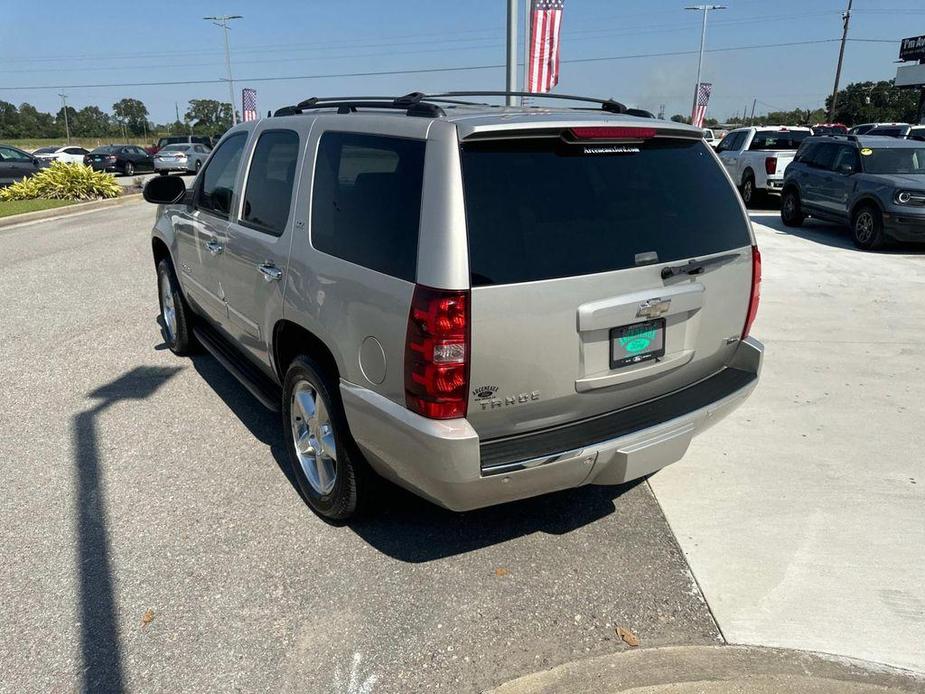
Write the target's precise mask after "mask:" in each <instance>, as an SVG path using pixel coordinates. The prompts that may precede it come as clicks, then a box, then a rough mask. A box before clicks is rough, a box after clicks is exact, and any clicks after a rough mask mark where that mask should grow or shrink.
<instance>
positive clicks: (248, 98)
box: [241, 88, 257, 121]
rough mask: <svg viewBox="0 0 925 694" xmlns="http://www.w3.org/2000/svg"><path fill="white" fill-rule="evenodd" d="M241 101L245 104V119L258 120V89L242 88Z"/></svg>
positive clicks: (243, 110) (243, 113) (242, 110)
mask: <svg viewBox="0 0 925 694" xmlns="http://www.w3.org/2000/svg"><path fill="white" fill-rule="evenodd" d="M241 102H242V106H243V108H242V109H241V114H242V115H243V116H244V120H245V121H249V120H257V90H256V89H247V88H246V89H242V90H241Z"/></svg>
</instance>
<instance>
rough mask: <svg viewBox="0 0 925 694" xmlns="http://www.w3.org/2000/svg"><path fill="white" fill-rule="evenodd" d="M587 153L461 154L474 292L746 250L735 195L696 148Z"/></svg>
mask: <svg viewBox="0 0 925 694" xmlns="http://www.w3.org/2000/svg"><path fill="white" fill-rule="evenodd" d="M615 149H621V150H623V151H621V152H619V153H609V154H585V153H584V148H583V147H581V146H575V145H566V144H564V143H563V142H562V141H561V140H552V139H534V140H518V141H511V140H502V141H494V142H484V143H472V144H467V145H464V147H463V154H462V163H463V187H464V191H465V198H466V219H467V223H468V232H469V268H470V272H471V275H472V278H471V279H472V284H473V286H484V285H492V284H513V283H519V282H532V281H537V280H546V279H554V278H558V277H570V276H577V275H589V274H593V273H599V272H609V271H612V270H621V269H625V268H631V267H634V266H635V265H636V256H637V254H641V253H652V252H654V253H656V254H657V255H658V262H660V263H664V262H672V261H676V260H681V259H687V258H692V257H695V256H703V255H707V254H710V253H718V252H720V251H726V250H729V249H733V248H741V247H742V246H748V245H749V244H750V243H751V236H750V235H749V230H748V222H747V221H746V219H745V216H744V215H743V214H742V209H741V206H740V203H739V200H738V198H737V194H736V192H735V190H734V189H733V188H732V186H730V185H729V182H728V180H727V179H726V176H725V175H724V173H723V170H722V168H721V167H720V165H719V164H718V163H717V162H716V160H715V159H714V157H713V156H712V154H711V153H710V151H709V148H708V146H707V145H706V144H704V143H703V142H702V141H700V140H650V141H648V142H647V143H645V144H643V145H642V146H641V147H639V148H638V151H634V150H636V148H635V147H633V148H615Z"/></svg>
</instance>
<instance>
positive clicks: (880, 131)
mask: <svg viewBox="0 0 925 694" xmlns="http://www.w3.org/2000/svg"><path fill="white" fill-rule="evenodd" d="M867 134H868V135H875V136H876V135H879V136H880V137H902V134H903V128H874V129H873V130H871V131H869V132H868V133H867Z"/></svg>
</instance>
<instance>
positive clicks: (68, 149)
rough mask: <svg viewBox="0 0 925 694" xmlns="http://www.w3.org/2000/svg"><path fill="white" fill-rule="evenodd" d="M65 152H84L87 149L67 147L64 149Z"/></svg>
mask: <svg viewBox="0 0 925 694" xmlns="http://www.w3.org/2000/svg"><path fill="white" fill-rule="evenodd" d="M64 151H65V152H66V153H67V154H86V153H87V150H85V149H84V148H83V147H68V148H67V149H66V150H64Z"/></svg>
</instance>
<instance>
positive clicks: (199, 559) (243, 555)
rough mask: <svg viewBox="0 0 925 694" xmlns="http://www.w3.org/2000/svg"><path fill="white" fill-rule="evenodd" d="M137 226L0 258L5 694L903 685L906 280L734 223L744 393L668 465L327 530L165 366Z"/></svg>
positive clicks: (914, 591)
mask: <svg viewBox="0 0 925 694" xmlns="http://www.w3.org/2000/svg"><path fill="white" fill-rule="evenodd" d="M153 218H154V208H153V207H151V206H148V205H143V204H140V203H139V204H127V205H124V206H120V207H115V208H110V209H107V210H100V211H95V212H89V213H86V214H81V215H77V216H70V217H63V218H61V219H58V220H50V221H43V222H37V223H33V224H29V225H25V226H20V227H11V228H8V229H5V230H3V231H0V269H2V270H3V272H2V273H0V296H3V297H4V301H3V303H2V304H0V320H2V323H3V325H4V326H5V330H4V351H3V357H2V359H0V377H2V378H3V380H4V383H5V384H6V388H5V402H6V406H5V407H4V408H3V409H2V411H0V460H3V461H4V463H5V465H4V467H5V471H6V478H5V480H4V485H3V503H2V504H0V528H2V531H0V532H2V537H3V542H2V544H0V567H2V569H0V572H2V573H0V576H2V580H0V625H2V629H0V661H2V662H3V663H4V676H3V677H2V678H0V690H2V691H10V692H14V691H15V692H20V691H59V690H72V689H76V688H81V687H85V688H87V689H89V690H93V691H109V690H118V689H125V690H129V691H165V690H170V691H176V690H184V691H207V690H216V689H220V690H242V691H252V690H260V691H264V690H275V691H300V692H304V691H312V692H314V691H319V692H328V691H336V692H347V691H352V692H358V691H373V692H404V691H425V690H427V691H431V690H438V691H453V692H456V691H479V690H482V689H486V688H490V687H493V686H497V685H500V684H502V683H504V682H505V681H507V680H510V679H512V678H514V677H518V676H520V675H525V674H528V673H532V672H535V671H538V670H543V669H546V668H549V667H553V666H557V665H560V664H563V663H568V662H570V661H574V660H576V659H581V658H588V657H592V656H606V655H608V654H612V653H615V652H620V651H624V650H627V648H628V647H627V646H626V645H625V644H624V643H623V642H622V641H620V640H619V638H617V636H616V635H615V633H614V630H615V628H616V627H617V626H622V627H625V628H628V629H631V630H632V631H633V632H635V633H636V634H637V635H638V636H639V638H640V641H641V646H642V647H655V646H687V645H694V646H705V645H712V644H719V643H723V642H724V640H725V641H728V642H730V643H757V644H765V645H786V646H789V647H792V648H800V649H813V650H822V651H827V652H830V653H835V654H839V655H848V656H853V657H859V658H865V659H867V660H872V661H875V662H879V663H886V664H891V665H896V666H899V667H905V668H908V669H913V670H922V671H925V646H923V644H925V589H923V588H922V585H923V584H925V582H923V581H922V580H921V578H922V576H925V561H923V553H922V551H921V547H922V546H923V544H925V521H923V517H925V516H923V514H922V513H921V509H922V501H923V485H925V482H923V480H925V475H923V474H922V467H921V466H922V462H921V460H922V452H923V450H925V445H923V444H925V439H923V434H922V431H921V426H920V422H921V421H922V415H923V414H925V405H923V403H922V401H921V398H920V396H917V393H921V392H922V386H923V385H925V376H923V372H922V366H921V364H922V363H925V360H923V357H925V328H923V327H922V326H925V302H923V299H925V254H923V253H922V252H920V251H918V250H910V249H899V250H893V251H890V252H886V253H881V254H863V253H859V252H857V251H854V250H853V249H851V248H850V246H849V245H848V241H847V236H845V235H844V234H841V233H840V232H839V231H838V230H836V229H834V228H830V227H828V225H825V226H823V225H810V226H808V227H807V228H806V229H804V230H797V231H790V230H784V228H783V227H780V226H779V223H777V224H775V219H776V218H775V217H774V216H773V215H764V216H763V215H762V214H761V213H756V214H755V215H753V219H754V221H755V222H756V232H757V234H758V239H759V244H760V245H761V246H762V248H763V252H764V272H765V282H764V286H763V304H762V309H761V312H760V314H759V320H758V323H757V325H756V327H755V329H754V330H753V333H754V334H755V335H756V336H758V337H759V338H764V339H765V340H766V342H767V345H768V356H767V361H766V366H765V373H764V375H763V380H762V383H761V385H759V388H758V390H757V391H756V393H755V395H754V396H753V397H752V399H751V400H750V401H749V402H748V403H747V404H746V405H745V406H743V408H741V409H740V410H739V411H737V412H736V413H735V414H734V415H733V416H732V417H731V418H730V419H729V420H727V421H726V422H724V423H723V424H722V425H721V426H718V427H715V428H713V429H711V430H710V431H709V432H708V433H707V434H705V435H704V436H703V437H701V438H700V439H698V440H697V441H696V442H695V444H694V446H693V447H692V449H691V451H690V452H689V454H688V456H687V457H686V458H685V459H684V460H683V461H682V462H680V463H679V464H677V465H675V466H672V467H670V468H668V469H666V470H664V471H662V472H660V473H658V474H657V475H655V476H654V477H653V478H651V480H650V481H649V482H641V483H636V484H630V485H626V486H623V487H614V488H597V487H592V488H585V489H579V490H574V491H570V492H565V493H561V494H556V495H552V496H549V497H544V498H541V499H535V500H531V501H526V502H521V503H518V504H513V505H508V506H502V507H497V508H493V509H487V510H484V511H479V512H472V513H466V514H452V513H449V512H445V511H442V510H439V509H437V508H435V507H433V506H431V505H429V504H427V503H426V502H423V501H420V500H418V499H416V498H415V497H412V496H410V495H408V494H405V493H403V492H400V491H398V490H395V489H391V488H387V489H385V491H384V492H383V495H382V498H381V500H380V507H381V508H380V514H379V515H378V516H376V517H373V518H370V519H367V520H364V521H361V522H358V523H356V524H353V525H348V526H344V527H332V526H329V525H327V524H325V523H323V522H322V521H320V520H319V519H318V518H317V517H315V516H314V515H313V514H312V513H310V512H309V511H308V509H307V507H306V506H305V505H304V504H303V502H302V500H301V499H300V497H299V495H298V493H297V492H296V489H295V487H294V485H293V483H292V482H291V481H290V479H289V478H288V477H287V473H286V471H285V467H284V465H283V461H284V457H283V456H284V451H283V446H282V439H281V437H280V433H279V427H278V423H277V421H276V417H275V416H274V415H271V414H269V413H268V412H266V411H264V410H263V409H262V408H261V407H260V406H259V405H258V404H257V403H256V402H255V401H254V400H253V399H252V398H251V397H250V395H249V394H248V393H247V392H246V391H245V390H244V389H243V387H241V386H239V385H238V384H237V382H236V381H234V380H233V378H232V377H231V376H229V375H228V374H227V373H225V372H224V371H223V369H222V367H221V366H219V365H218V364H217V363H216V362H215V361H214V360H212V359H211V358H210V357H208V356H197V357H195V358H193V359H191V360H190V359H179V358H177V357H174V356H173V355H172V354H171V353H170V352H169V351H168V350H166V349H164V346H163V344H162V340H161V336H160V333H159V330H158V326H157V324H156V322H155V317H156V314H157V298H156V288H155V283H154V272H153V264H152V262H151V260H150V250H149V237H148V232H149V229H150V225H151V223H152V222H153ZM653 490H654V493H653ZM688 562H689V563H688ZM701 588H702V590H701ZM714 615H715V619H714ZM351 681H353V682H354V683H355V685H356V686H354V687H352V688H351V687H350V682H351ZM363 685H368V688H364V687H363Z"/></svg>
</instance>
